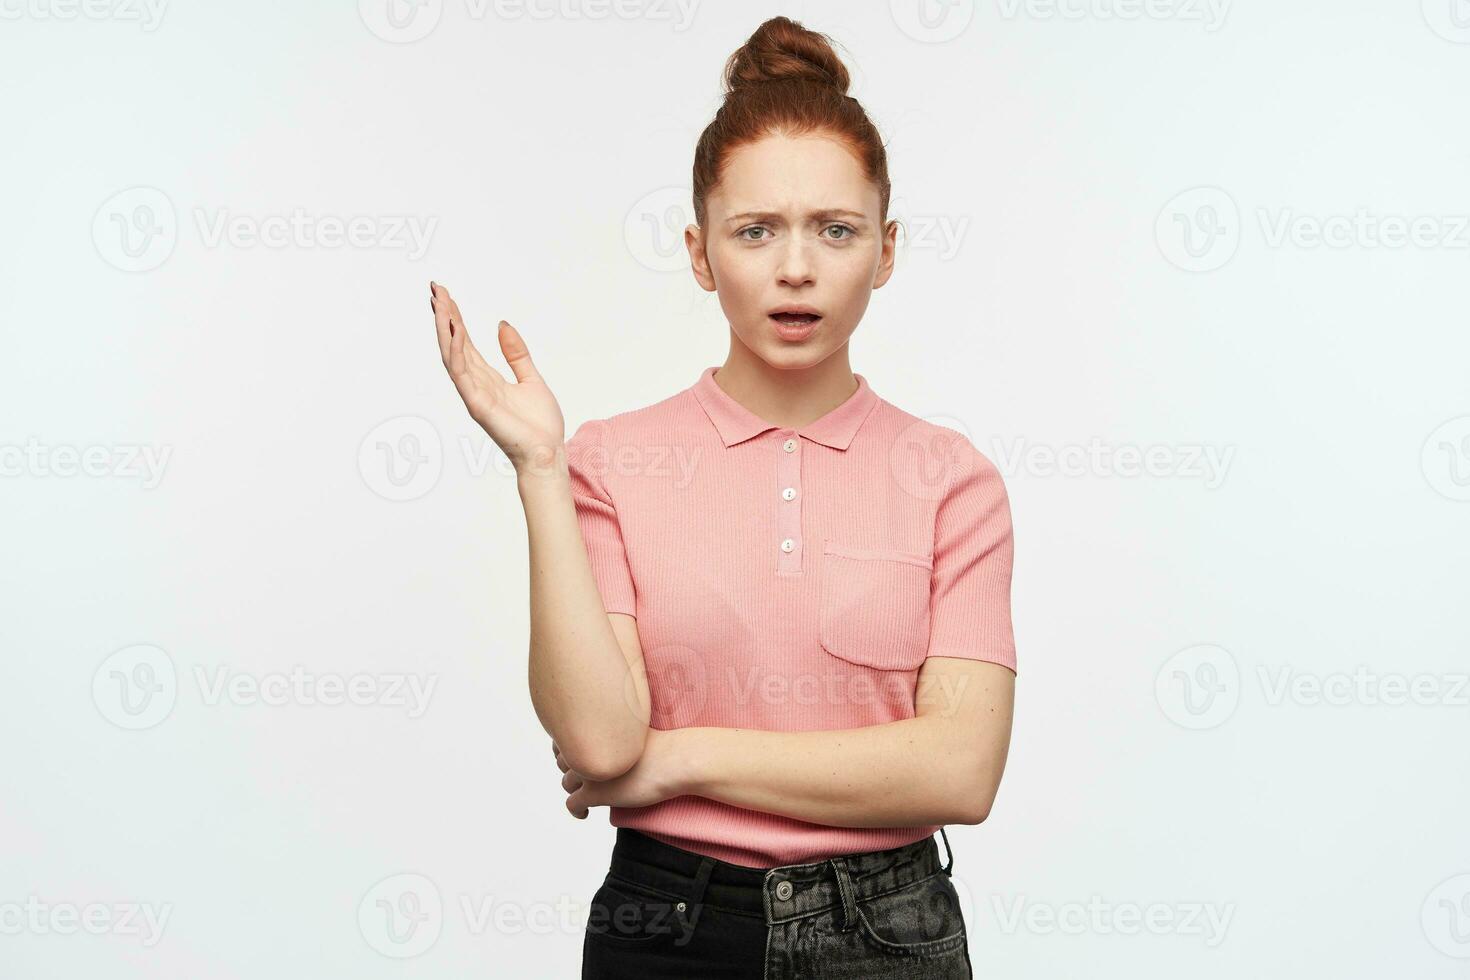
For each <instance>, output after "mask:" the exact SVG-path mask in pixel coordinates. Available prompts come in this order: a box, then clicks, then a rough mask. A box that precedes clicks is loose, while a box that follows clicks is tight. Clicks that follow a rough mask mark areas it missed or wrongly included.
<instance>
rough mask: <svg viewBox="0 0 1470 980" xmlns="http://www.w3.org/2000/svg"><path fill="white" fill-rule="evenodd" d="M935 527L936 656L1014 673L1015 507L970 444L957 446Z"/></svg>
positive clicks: (932, 627)
mask: <svg viewBox="0 0 1470 980" xmlns="http://www.w3.org/2000/svg"><path fill="white" fill-rule="evenodd" d="M949 456H950V470H949V477H948V481H947V483H946V486H945V492H944V494H943V495H942V497H941V498H940V501H939V506H938V510H937V512H936V514H935V524H934V572H933V578H932V588H931V591H930V598H929V602H930V608H929V653H928V655H929V656H931V657H962V658H965V659H969V660H988V661H990V662H992V663H997V664H1001V665H1003V666H1005V667H1008V668H1010V669H1011V671H1013V672H1014V671H1015V669H1016V642H1015V637H1014V635H1013V633H1012V630H1011V556H1012V551H1013V548H1012V536H1011V508H1010V501H1009V499H1008V497H1007V495H1006V488H1005V483H1004V481H1003V480H1002V479H1001V475H1000V471H999V470H998V469H996V467H995V464H994V463H992V462H991V461H990V460H989V459H987V458H985V456H984V455H983V454H982V453H980V452H979V450H977V449H976V448H975V447H974V445H973V444H971V442H970V440H969V439H967V438H965V437H964V436H962V435H960V434H958V433H956V434H955V438H954V439H952V440H951V441H950V450H949Z"/></svg>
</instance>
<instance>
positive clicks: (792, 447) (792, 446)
mask: <svg viewBox="0 0 1470 980" xmlns="http://www.w3.org/2000/svg"><path fill="white" fill-rule="evenodd" d="M781 448H782V449H784V450H786V451H787V452H788V453H794V452H796V440H795V439H787V440H786V441H785V442H783V443H781Z"/></svg>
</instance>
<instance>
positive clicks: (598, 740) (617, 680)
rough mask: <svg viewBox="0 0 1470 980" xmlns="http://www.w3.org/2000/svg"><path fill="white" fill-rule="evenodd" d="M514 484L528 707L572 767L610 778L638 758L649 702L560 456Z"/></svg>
mask: <svg viewBox="0 0 1470 980" xmlns="http://www.w3.org/2000/svg"><path fill="white" fill-rule="evenodd" d="M517 485H518V488H519V490H520V495H521V502H522V504H523V505H524V507H525V512H526V537H527V542H528V545H529V551H530V585H531V588H530V591H531V644H530V666H529V671H528V673H529V680H530V687H531V703H532V705H533V706H534V707H535V710H536V716H537V717H538V718H539V719H540V720H541V724H542V725H543V726H544V727H545V729H546V731H547V732H548V733H550V735H551V736H552V738H553V739H555V740H556V743H557V745H558V746H559V747H560V748H561V749H562V752H563V754H564V755H565V757H566V758H567V760H568V761H569V762H570V763H571V765H572V766H573V767H574V768H576V769H577V770H578V771H579V772H583V773H586V774H588V775H589V776H591V777H592V778H600V779H611V778H613V777H615V776H618V775H620V774H622V773H623V772H625V771H626V770H627V769H628V768H630V767H631V766H632V765H633V764H634V763H636V762H637V761H638V757H639V756H640V755H641V754H642V751H643V744H644V740H645V737H646V736H647V733H648V704H647V702H646V700H645V699H644V698H643V697H642V696H641V694H637V693H635V692H636V691H638V686H637V685H635V684H634V683H633V681H632V679H631V678H630V672H629V665H628V661H627V659H626V657H625V656H624V654H623V650H622V647H621V646H620V645H619V643H618V640H617V637H616V636H615V635H614V633H613V629H612V626H611V625H610V623H609V621H608V616H607V612H606V611H605V610H604V609H603V605H602V599H601V596H600V595H599V593H598V589H597V582H596V580H595V579H594V578H593V575H592V568H591V565H590V563H589V562H588V559H587V551H586V548H585V546H584V544H583V542H582V534H581V530H580V529H579V526H578V524H577V516H576V508H575V506H574V504H573V502H572V492H571V482H570V478H569V476H568V474H567V468H566V457H565V453H564V451H562V449H561V448H558V450H557V458H556V460H555V461H554V463H552V464H550V465H546V466H542V467H538V468H536V469H535V470H534V471H532V470H531V468H529V467H528V468H527V469H526V471H525V472H522V473H519V474H518V477H517Z"/></svg>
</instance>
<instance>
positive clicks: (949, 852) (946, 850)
mask: <svg viewBox="0 0 1470 980" xmlns="http://www.w3.org/2000/svg"><path fill="white" fill-rule="evenodd" d="M939 836H940V837H943V838H944V853H945V854H947V855H949V862H948V863H947V864H945V866H944V868H943V869H942V870H943V871H944V873H945V874H947V875H950V877H953V874H952V873H951V871H950V869H951V868H953V867H954V848H952V847H950V846H949V835H948V834H946V833H945V832H944V828H943V827H940V828H939ZM930 840H933V838H932V837H931V838H930Z"/></svg>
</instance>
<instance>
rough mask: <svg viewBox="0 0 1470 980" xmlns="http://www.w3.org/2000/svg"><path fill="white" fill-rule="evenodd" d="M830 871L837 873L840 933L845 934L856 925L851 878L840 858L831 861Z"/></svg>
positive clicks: (855, 908) (855, 899)
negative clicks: (840, 897) (840, 921)
mask: <svg viewBox="0 0 1470 980" xmlns="http://www.w3.org/2000/svg"><path fill="white" fill-rule="evenodd" d="M831 862H832V870H833V871H835V872H836V873H837V893H838V894H839V895H841V896H842V931H843V932H847V931H848V930H849V929H851V928H852V927H853V926H855V925H857V895H856V892H855V890H854V889H853V887H852V876H851V875H849V874H848V871H847V862H846V861H844V860H843V859H842V858H840V857H835V858H832V859H831Z"/></svg>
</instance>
